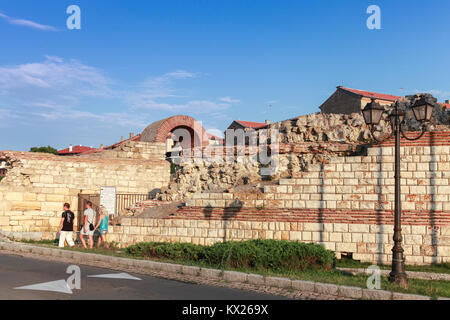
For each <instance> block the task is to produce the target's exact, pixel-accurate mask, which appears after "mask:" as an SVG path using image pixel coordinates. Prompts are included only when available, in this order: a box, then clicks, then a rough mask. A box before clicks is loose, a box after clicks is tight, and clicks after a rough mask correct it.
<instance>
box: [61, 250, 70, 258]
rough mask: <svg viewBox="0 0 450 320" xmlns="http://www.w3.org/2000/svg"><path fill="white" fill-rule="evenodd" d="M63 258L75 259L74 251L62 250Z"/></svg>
mask: <svg viewBox="0 0 450 320" xmlns="http://www.w3.org/2000/svg"><path fill="white" fill-rule="evenodd" d="M61 257H63V258H66V259H73V251H69V250H61Z"/></svg>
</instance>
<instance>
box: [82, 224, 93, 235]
mask: <svg viewBox="0 0 450 320" xmlns="http://www.w3.org/2000/svg"><path fill="white" fill-rule="evenodd" d="M80 234H82V235H84V236H93V235H94V231H91V230H89V226H86V232H84V227H82V228H81V230H80Z"/></svg>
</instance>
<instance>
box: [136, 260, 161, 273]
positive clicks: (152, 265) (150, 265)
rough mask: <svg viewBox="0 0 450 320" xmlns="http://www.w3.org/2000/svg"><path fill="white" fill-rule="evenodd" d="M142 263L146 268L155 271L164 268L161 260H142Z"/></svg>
mask: <svg viewBox="0 0 450 320" xmlns="http://www.w3.org/2000/svg"><path fill="white" fill-rule="evenodd" d="M140 264H141V266H142V267H143V268H145V269H149V270H154V271H159V270H164V263H161V262H157V261H149V260H141V261H140Z"/></svg>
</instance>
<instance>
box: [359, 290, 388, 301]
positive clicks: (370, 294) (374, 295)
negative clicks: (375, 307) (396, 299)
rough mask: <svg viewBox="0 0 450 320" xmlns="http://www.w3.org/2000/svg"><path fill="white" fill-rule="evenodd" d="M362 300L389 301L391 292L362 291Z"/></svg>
mask: <svg viewBox="0 0 450 320" xmlns="http://www.w3.org/2000/svg"><path fill="white" fill-rule="evenodd" d="M362 298H363V299H366V300H391V299H392V292H389V291H385V290H376V289H363V294H362Z"/></svg>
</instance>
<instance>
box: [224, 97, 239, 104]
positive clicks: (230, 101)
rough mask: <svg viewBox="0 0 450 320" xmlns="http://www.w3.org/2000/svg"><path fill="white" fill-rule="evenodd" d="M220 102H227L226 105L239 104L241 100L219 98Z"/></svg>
mask: <svg viewBox="0 0 450 320" xmlns="http://www.w3.org/2000/svg"><path fill="white" fill-rule="evenodd" d="M219 100H220V101H223V102H227V103H239V102H241V100H238V99H232V98H231V97H223V98H219Z"/></svg>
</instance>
